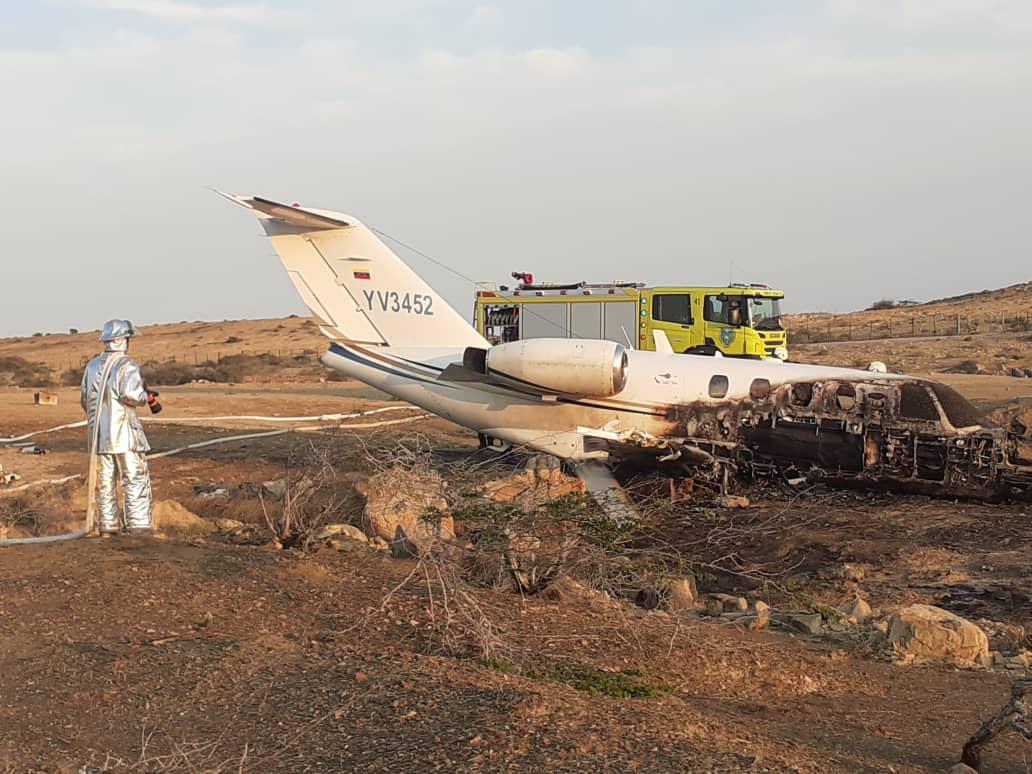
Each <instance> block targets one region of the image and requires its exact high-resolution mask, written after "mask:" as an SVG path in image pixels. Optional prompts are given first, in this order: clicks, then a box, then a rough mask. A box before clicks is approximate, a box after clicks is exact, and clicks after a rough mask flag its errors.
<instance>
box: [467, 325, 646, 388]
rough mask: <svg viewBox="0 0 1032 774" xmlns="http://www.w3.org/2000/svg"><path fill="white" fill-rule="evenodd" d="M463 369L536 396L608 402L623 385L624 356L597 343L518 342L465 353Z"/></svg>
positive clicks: (608, 344) (611, 346)
mask: <svg viewBox="0 0 1032 774" xmlns="http://www.w3.org/2000/svg"><path fill="white" fill-rule="evenodd" d="M463 362H464V364H465V365H466V367H467V368H470V369H471V370H474V371H477V372H479V373H482V374H488V375H490V376H492V377H494V378H496V379H501V380H503V381H508V382H511V383H513V384H514V385H519V386H523V387H529V388H531V389H533V390H535V391H537V392H541V393H542V394H554V395H593V396H598V397H609V396H610V395H616V394H617V393H618V392H620V391H621V390H623V388H624V387H625V386H626V384H627V350H626V349H624V347H623V346H622V345H620V344H617V343H616V342H615V341H601V340H598V339H583V340H582V339H524V340H523V341H510V342H508V343H507V344H499V345H497V346H495V347H491V349H487V350H484V349H476V348H473V347H470V348H469V349H467V350H466V353H465V356H464V357H463Z"/></svg>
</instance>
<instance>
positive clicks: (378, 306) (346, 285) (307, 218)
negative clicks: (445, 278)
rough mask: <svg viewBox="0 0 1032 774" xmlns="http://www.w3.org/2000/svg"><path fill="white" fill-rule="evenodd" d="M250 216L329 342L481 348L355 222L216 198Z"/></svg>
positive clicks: (457, 318)
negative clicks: (243, 209)
mask: <svg viewBox="0 0 1032 774" xmlns="http://www.w3.org/2000/svg"><path fill="white" fill-rule="evenodd" d="M223 196H226V197H227V198H229V199H232V200H233V201H235V202H237V203H238V204H242V205H244V206H245V207H249V208H250V209H251V210H253V211H254V213H255V215H257V217H258V220H259V221H260V222H261V224H262V227H263V228H264V229H265V233H266V235H267V236H268V237H269V241H271V242H272V246H273V248H275V250H276V253H277V254H278V255H279V257H280V260H281V261H282V262H283V266H284V268H286V270H287V274H288V275H289V276H290V279H291V281H292V282H293V283H294V287H295V288H297V292H298V293H299V294H300V295H301V299H302V300H303V301H304V302H305V305H306V306H307V307H308V309H309V310H310V311H311V313H312V314H313V315H314V316H315V318H316V321H317V322H318V323H319V325H320V327H321V328H322V330H323V333H325V334H326V335H327V336H329V337H330V338H331V339H336V340H341V341H349V342H354V343H358V344H370V345H381V346H391V347H413V346H433V347H456V348H461V347H467V346H474V347H484V346H487V343H486V342H485V341H484V339H483V338H482V337H481V336H480V334H478V333H477V332H476V330H474V329H473V327H472V326H471V325H470V324H469V323H468V322H466V320H464V319H463V318H462V316H461V315H459V313H458V312H456V311H455V310H454V309H453V308H452V307H451V306H449V305H448V303H447V302H446V301H445V300H444V299H443V298H442V297H441V296H440V294H438V293H437V292H436V291H434V290H433V288H431V287H430V286H429V285H427V284H426V283H425V282H424V281H423V280H422V279H421V278H420V277H419V275H417V274H416V273H415V272H414V271H413V270H412V269H411V268H409V266H408V265H407V264H405V263H404V262H403V261H402V260H401V258H399V257H398V256H397V255H395V253H394V252H393V251H392V250H391V249H390V248H389V247H387V245H385V244H384V243H383V242H382V241H381V240H380V239H379V237H377V236H376V234H374V233H373V232H372V231H371V230H370V229H369V228H368V227H367V226H366V225H364V224H363V223H362V222H361V221H359V220H358V219H357V218H354V217H352V216H350V215H344V214H342V213H338V212H332V211H329V210H316V209H311V208H304V207H299V206H295V205H288V204H280V203H278V202H274V201H270V200H268V199H263V198H261V197H258V196H252V197H244V196H232V195H228V194H223Z"/></svg>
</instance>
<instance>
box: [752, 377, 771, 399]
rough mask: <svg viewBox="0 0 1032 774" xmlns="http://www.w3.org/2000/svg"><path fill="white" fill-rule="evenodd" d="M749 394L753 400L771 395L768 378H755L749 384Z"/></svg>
mask: <svg viewBox="0 0 1032 774" xmlns="http://www.w3.org/2000/svg"><path fill="white" fill-rule="evenodd" d="M749 395H750V397H752V398H753V400H763V399H764V398H766V397H768V396H769V395H770V381H769V380H767V379H753V380H752V384H750V385H749Z"/></svg>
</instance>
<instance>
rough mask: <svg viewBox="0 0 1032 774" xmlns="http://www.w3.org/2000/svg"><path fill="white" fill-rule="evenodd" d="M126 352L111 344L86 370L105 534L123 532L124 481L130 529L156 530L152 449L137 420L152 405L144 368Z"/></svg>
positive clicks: (85, 398)
mask: <svg viewBox="0 0 1032 774" xmlns="http://www.w3.org/2000/svg"><path fill="white" fill-rule="evenodd" d="M124 349H125V339H122V340H121V341H115V342H110V343H109V344H108V351H107V352H104V353H103V354H100V355H98V356H97V357H95V358H93V359H92V360H91V361H90V362H89V363H88V364H87V365H86V370H85V372H84V373H83V377H82V389H81V402H82V408H83V410H84V411H85V412H86V421H87V425H88V427H89V439H90V444H91V446H92V444H93V443H94V439H96V444H97V445H96V449H95V451H96V452H97V455H98V458H99V464H100V470H99V474H98V479H99V485H98V492H97V503H98V511H99V516H100V531H101V533H111V532H118V530H119V513H118V512H119V508H118V493H117V491H116V484H117V481H118V479H119V477H121V479H122V493H123V495H124V496H125V527H126V529H128V530H130V531H135V530H149V529H151V527H152V523H151V482H150V471H149V469H148V467H147V458H146V456H145V455H146V453H147V452H148V451H150V444H148V443H147V436H146V435H144V432H143V427H142V425H141V424H140V418H139V417H138V416H137V415H136V407H137V406H144V405H146V404H147V391H146V389H145V387H144V382H143V375H142V374H141V373H140V366H139V364H138V363H137V362H136V361H135V360H132V359H131V358H130V357H129V356H128V355H127V354H126V353H125V351H124ZM112 359H114V360H113V362H111V363H110V364H109V361H111V360H112ZM105 373H106V376H105Z"/></svg>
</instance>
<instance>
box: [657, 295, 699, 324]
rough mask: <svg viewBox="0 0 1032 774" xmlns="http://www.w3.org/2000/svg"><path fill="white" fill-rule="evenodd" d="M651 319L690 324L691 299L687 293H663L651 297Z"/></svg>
mask: <svg viewBox="0 0 1032 774" xmlns="http://www.w3.org/2000/svg"><path fill="white" fill-rule="evenodd" d="M652 319H653V320H659V321H661V322H669V323H677V324H679V325H691V324H692V297H691V296H690V295H688V294H687V293H663V294H656V295H654V296H653V297H652Z"/></svg>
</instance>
